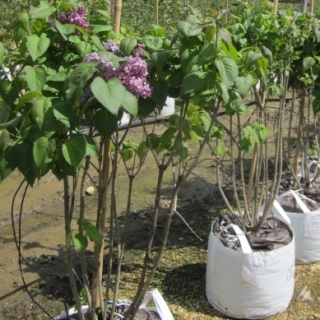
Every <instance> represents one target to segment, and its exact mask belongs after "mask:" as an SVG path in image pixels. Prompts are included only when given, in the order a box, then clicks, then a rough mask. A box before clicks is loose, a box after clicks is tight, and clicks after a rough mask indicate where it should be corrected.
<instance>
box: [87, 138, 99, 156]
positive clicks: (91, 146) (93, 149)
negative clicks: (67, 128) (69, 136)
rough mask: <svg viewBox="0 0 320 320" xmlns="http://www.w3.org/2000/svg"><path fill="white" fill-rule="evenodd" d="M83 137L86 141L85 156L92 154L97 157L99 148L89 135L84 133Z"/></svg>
mask: <svg viewBox="0 0 320 320" xmlns="http://www.w3.org/2000/svg"><path fill="white" fill-rule="evenodd" d="M84 139H85V142H86V156H92V157H96V158H98V157H99V150H98V148H97V145H96V143H95V142H94V140H93V139H92V138H91V137H89V136H86V135H84Z"/></svg>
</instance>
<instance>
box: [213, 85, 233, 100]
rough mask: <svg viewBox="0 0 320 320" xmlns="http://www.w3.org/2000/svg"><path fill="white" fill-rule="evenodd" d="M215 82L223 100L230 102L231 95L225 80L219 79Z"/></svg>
mask: <svg viewBox="0 0 320 320" xmlns="http://www.w3.org/2000/svg"><path fill="white" fill-rule="evenodd" d="M215 84H216V87H217V89H218V92H219V95H220V96H221V98H222V100H223V102H224V103H228V102H229V99H230V97H229V93H228V90H227V87H226V85H225V84H224V83H223V82H219V81H216V82H215Z"/></svg>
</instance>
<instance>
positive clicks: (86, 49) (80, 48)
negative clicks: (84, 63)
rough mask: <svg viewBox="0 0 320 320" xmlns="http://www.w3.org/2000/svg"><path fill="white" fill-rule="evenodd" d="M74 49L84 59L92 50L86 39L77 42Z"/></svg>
mask: <svg viewBox="0 0 320 320" xmlns="http://www.w3.org/2000/svg"><path fill="white" fill-rule="evenodd" d="M76 49H77V52H78V53H79V55H80V57H81V58H82V59H84V58H85V56H86V55H87V54H88V53H90V52H91V51H92V48H91V44H90V43H89V42H86V41H81V42H79V43H77V44H76Z"/></svg>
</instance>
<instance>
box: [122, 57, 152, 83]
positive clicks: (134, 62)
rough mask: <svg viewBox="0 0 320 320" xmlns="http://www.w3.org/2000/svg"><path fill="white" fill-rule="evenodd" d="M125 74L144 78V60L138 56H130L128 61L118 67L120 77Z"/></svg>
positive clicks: (145, 67)
mask: <svg viewBox="0 0 320 320" xmlns="http://www.w3.org/2000/svg"><path fill="white" fill-rule="evenodd" d="M126 75H129V76H132V77H136V78H145V77H146V76H147V75H148V71H147V64H146V62H145V60H143V59H141V58H139V57H132V56H130V57H129V58H128V61H127V62H126V63H124V64H123V65H122V66H121V67H120V77H122V76H126Z"/></svg>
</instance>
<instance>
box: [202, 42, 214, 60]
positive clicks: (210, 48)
mask: <svg viewBox="0 0 320 320" xmlns="http://www.w3.org/2000/svg"><path fill="white" fill-rule="evenodd" d="M215 52H216V46H215V44H214V43H205V44H204V45H203V46H202V47H201V50H200V53H199V63H200V64H205V63H208V62H210V61H212V60H213V58H214V57H215Z"/></svg>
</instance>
